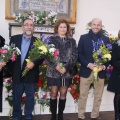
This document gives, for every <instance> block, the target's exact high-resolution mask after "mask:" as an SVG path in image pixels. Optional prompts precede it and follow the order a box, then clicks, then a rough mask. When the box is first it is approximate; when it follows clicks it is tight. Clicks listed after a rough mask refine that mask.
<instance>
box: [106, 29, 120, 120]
mask: <svg viewBox="0 0 120 120" xmlns="http://www.w3.org/2000/svg"><path fill="white" fill-rule="evenodd" d="M118 38H119V40H118V41H117V42H116V43H114V44H113V47H112V53H111V55H112V59H111V64H112V66H113V71H112V73H111V76H110V80H109V83H108V88H107V90H108V91H111V92H114V93H115V96H114V100H113V101H114V111H115V120H120V31H119V32H118Z"/></svg>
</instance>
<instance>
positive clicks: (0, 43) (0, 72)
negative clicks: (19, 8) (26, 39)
mask: <svg viewBox="0 0 120 120" xmlns="http://www.w3.org/2000/svg"><path fill="white" fill-rule="evenodd" d="M4 44H5V39H4V38H3V37H2V36H0V47H3V46H4ZM2 91H3V70H0V112H2Z"/></svg>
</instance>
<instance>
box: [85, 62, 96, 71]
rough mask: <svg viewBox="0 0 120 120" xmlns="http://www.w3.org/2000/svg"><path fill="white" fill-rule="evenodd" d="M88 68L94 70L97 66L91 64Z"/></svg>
mask: <svg viewBox="0 0 120 120" xmlns="http://www.w3.org/2000/svg"><path fill="white" fill-rule="evenodd" d="M87 67H88V68H89V69H91V70H93V68H94V67H96V65H95V64H94V63H89V64H88V66H87Z"/></svg>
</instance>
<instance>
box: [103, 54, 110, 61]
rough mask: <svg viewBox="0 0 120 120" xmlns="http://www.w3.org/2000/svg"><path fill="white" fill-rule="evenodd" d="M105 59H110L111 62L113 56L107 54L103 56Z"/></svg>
mask: <svg viewBox="0 0 120 120" xmlns="http://www.w3.org/2000/svg"><path fill="white" fill-rule="evenodd" d="M103 58H108V59H109V60H111V55H110V54H105V55H104V56H103Z"/></svg>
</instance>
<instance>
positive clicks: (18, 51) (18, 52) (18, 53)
mask: <svg viewBox="0 0 120 120" xmlns="http://www.w3.org/2000/svg"><path fill="white" fill-rule="evenodd" d="M15 48H16V51H17V55H20V54H21V52H20V50H19V48H18V47H15Z"/></svg>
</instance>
